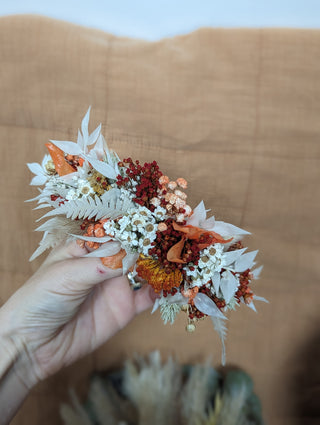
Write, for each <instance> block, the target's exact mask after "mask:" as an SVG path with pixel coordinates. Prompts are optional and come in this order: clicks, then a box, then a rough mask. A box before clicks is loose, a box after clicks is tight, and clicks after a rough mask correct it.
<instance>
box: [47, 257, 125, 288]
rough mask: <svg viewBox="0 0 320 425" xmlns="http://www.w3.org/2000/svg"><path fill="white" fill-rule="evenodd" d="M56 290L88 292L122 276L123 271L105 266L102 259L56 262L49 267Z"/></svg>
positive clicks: (74, 259) (77, 259)
mask: <svg viewBox="0 0 320 425" xmlns="http://www.w3.org/2000/svg"><path fill="white" fill-rule="evenodd" d="M48 272H49V274H50V279H49V280H50V281H51V282H52V280H53V279H52V278H54V281H55V282H56V283H55V285H54V289H55V290H61V291H62V290H66V291H68V290H69V291H70V290H71V291H78V292H82V291H88V290H90V289H91V288H92V287H93V286H94V285H96V284H98V283H101V282H104V281H105V280H108V279H111V278H114V277H118V276H121V275H122V268H121V269H110V268H108V267H106V266H104V265H103V264H102V262H101V260H100V258H73V259H68V260H63V261H59V262H56V263H54V264H52V265H51V266H49V267H48Z"/></svg>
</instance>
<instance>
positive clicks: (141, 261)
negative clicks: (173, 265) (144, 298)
mask: <svg viewBox="0 0 320 425" xmlns="http://www.w3.org/2000/svg"><path fill="white" fill-rule="evenodd" d="M136 270H137V273H138V276H140V277H141V278H142V279H144V280H146V281H147V282H148V284H149V285H151V286H152V287H153V289H154V290H155V292H161V291H162V290H165V291H170V290H171V289H172V288H178V287H179V286H180V284H181V282H182V274H181V272H180V270H178V269H175V270H170V269H169V270H168V269H167V270H166V269H164V268H163V267H162V265H161V263H160V261H158V260H154V259H153V258H151V257H145V256H144V255H140V257H139V258H138V261H137V269H136Z"/></svg>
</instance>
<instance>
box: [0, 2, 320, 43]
mask: <svg viewBox="0 0 320 425" xmlns="http://www.w3.org/2000/svg"><path fill="white" fill-rule="evenodd" d="M17 13H36V14H42V15H47V16H51V17H54V18H58V19H63V20H66V21H70V22H74V23H78V24H81V25H86V26H89V27H95V28H99V29H102V30H104V31H108V32H112V33H114V34H117V35H125V36H130V37H139V38H145V39H148V40H155V39H159V38H161V37H166V36H172V35H175V34H181V33H186V32H189V31H191V30H194V29H196V28H198V27H200V26H223V27H226V26H227V27H230V26H231V27H261V26H268V27H274V26H278V27H309V28H310V27H313V28H319V26H320V0H302V1H301V0H224V1H223V0H176V1H175V0H131V1H130V0H113V1H110V0H86V1H84V0H51V1H48V0H0V15H8V14H17Z"/></svg>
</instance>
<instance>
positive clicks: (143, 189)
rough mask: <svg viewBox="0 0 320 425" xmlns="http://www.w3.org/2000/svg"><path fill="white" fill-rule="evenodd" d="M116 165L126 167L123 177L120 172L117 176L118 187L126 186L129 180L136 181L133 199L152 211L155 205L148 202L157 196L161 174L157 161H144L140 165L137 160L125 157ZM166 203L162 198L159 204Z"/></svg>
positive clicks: (163, 204)
mask: <svg viewBox="0 0 320 425" xmlns="http://www.w3.org/2000/svg"><path fill="white" fill-rule="evenodd" d="M118 166H119V167H121V168H123V167H125V168H126V170H125V174H126V176H125V177H122V176H121V175H120V174H119V175H118V176H117V185H118V187H121V186H127V185H128V183H129V182H130V180H133V181H135V182H137V183H138V184H137V186H135V192H136V196H135V198H133V201H134V202H136V203H137V204H139V205H141V206H145V207H147V208H149V209H150V210H151V211H154V209H155V207H154V206H153V205H152V204H150V200H151V199H152V198H154V197H157V196H158V192H159V191H160V189H161V185H160V183H159V178H160V177H161V176H162V172H161V171H160V170H159V166H158V164H157V161H153V162H150V163H148V162H145V163H144V165H143V166H142V165H140V162H139V161H138V160H137V161H135V162H133V160H132V159H131V158H127V159H124V160H123V161H121V162H119V163H118ZM166 204H167V202H166V201H165V200H164V199H163V201H162V205H161V206H165V205H166Z"/></svg>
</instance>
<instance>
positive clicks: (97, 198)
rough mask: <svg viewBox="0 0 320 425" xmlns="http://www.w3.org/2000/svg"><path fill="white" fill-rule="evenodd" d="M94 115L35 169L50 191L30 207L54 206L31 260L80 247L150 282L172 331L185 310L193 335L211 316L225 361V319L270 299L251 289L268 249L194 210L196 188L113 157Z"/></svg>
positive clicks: (36, 181)
mask: <svg viewBox="0 0 320 425" xmlns="http://www.w3.org/2000/svg"><path fill="white" fill-rule="evenodd" d="M89 115H90V108H89V110H88V112H87V113H86V115H85V117H84V118H83V120H82V124H81V131H80V130H79V131H78V140H77V143H74V142H70V141H55V140H51V141H50V143H47V144H46V147H47V149H48V151H49V155H48V154H47V155H45V156H44V159H43V161H42V164H41V165H40V164H37V163H32V164H28V167H29V169H30V170H31V172H32V173H34V174H35V177H33V179H32V181H31V183H30V184H31V185H37V186H43V188H42V189H39V191H40V193H39V195H38V196H37V197H36V198H33V199H31V200H30V201H35V200H36V201H37V202H38V206H37V207H36V209H39V208H47V207H48V208H50V210H49V212H47V213H46V214H45V215H44V216H43V217H42V218H41V219H43V218H48V220H47V221H46V222H45V223H44V224H42V225H41V226H40V227H38V228H37V229H36V230H38V231H43V232H44V235H43V238H42V240H41V242H40V244H39V247H38V249H37V250H36V251H35V253H34V254H33V255H32V257H31V258H30V261H31V260H33V259H34V258H36V257H37V256H38V255H40V254H42V252H44V251H45V250H46V249H48V248H51V247H54V246H56V245H58V244H59V243H61V242H63V241H66V240H70V239H74V240H77V241H78V243H79V244H80V245H82V246H85V247H86V248H87V249H88V251H90V252H88V254H87V256H88V257H93V256H94V257H99V258H101V261H102V263H103V264H104V265H105V266H107V267H111V268H122V269H123V273H124V274H127V275H128V278H129V281H130V282H131V284H132V286H133V287H134V288H136V287H137V286H139V285H143V284H148V285H151V286H152V287H153V289H154V290H155V292H156V293H157V294H158V295H159V297H158V298H157V299H156V301H155V304H154V308H153V312H154V311H155V310H157V309H158V308H159V309H160V312H161V316H162V319H163V321H164V323H167V322H170V323H173V322H174V320H175V318H176V316H177V314H178V313H179V312H180V311H184V312H185V313H186V317H187V325H186V329H187V330H188V331H190V332H192V331H194V330H195V325H196V323H197V322H198V321H199V320H201V319H203V318H204V317H207V316H209V317H210V318H211V320H212V322H213V325H214V327H215V329H216V330H217V332H218V333H219V335H220V338H221V340H222V345H223V362H224V357H225V348H224V339H225V337H226V326H225V320H226V316H225V313H226V312H227V311H228V310H234V309H235V308H236V307H237V306H238V305H240V304H246V305H247V306H248V307H250V308H252V309H253V310H255V306H254V300H261V301H265V299H264V298H262V297H258V296H257V295H255V294H254V293H253V291H252V289H251V284H252V280H253V279H257V278H258V277H259V273H260V271H261V269H262V267H261V266H260V267H258V268H254V266H255V264H256V263H255V257H256V254H257V252H258V251H252V252H246V251H247V248H245V247H243V245H242V243H241V238H242V237H243V236H244V235H247V234H249V232H247V231H245V230H242V229H240V228H238V227H236V226H234V225H232V224H229V223H225V222H223V221H216V220H215V219H214V217H210V218H207V210H206V208H205V206H204V203H203V202H200V204H199V205H198V206H197V207H195V208H194V209H193V208H192V207H191V206H190V205H188V203H187V195H186V193H185V190H186V189H187V181H186V180H185V179H184V178H178V179H177V180H175V181H173V180H170V178H169V177H168V176H166V175H165V174H163V173H162V172H161V170H160V169H159V166H158V164H157V162H156V161H153V162H151V163H145V164H140V162H139V161H138V160H132V159H131V158H125V159H120V158H119V157H118V155H117V154H116V153H115V152H113V151H112V150H110V149H109V148H108V146H107V144H106V141H105V139H104V137H103V136H102V134H101V125H99V126H98V127H97V128H96V129H95V130H94V131H93V132H92V133H91V134H89V131H88V124H89Z"/></svg>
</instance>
